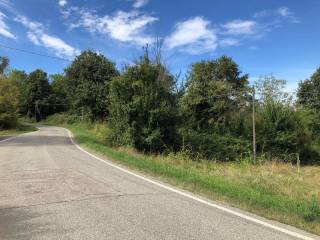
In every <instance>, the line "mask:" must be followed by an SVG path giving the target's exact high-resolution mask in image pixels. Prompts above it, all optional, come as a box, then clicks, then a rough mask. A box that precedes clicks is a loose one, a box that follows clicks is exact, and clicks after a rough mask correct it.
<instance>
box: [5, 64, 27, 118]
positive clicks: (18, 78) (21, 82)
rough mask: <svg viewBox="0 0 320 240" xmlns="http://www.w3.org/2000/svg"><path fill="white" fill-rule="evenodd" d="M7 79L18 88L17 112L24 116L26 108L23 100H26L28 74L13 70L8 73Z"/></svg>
mask: <svg viewBox="0 0 320 240" xmlns="http://www.w3.org/2000/svg"><path fill="white" fill-rule="evenodd" d="M7 78H8V80H10V81H11V82H12V83H13V84H15V85H16V86H17V87H18V88H19V92H20V95H19V96H20V97H19V109H20V110H19V111H20V113H22V114H26V113H27V106H26V102H25V100H26V98H27V93H26V86H27V78H28V74H27V73H26V72H24V71H19V70H16V69H14V70H12V71H10V72H9V73H8V75H7Z"/></svg>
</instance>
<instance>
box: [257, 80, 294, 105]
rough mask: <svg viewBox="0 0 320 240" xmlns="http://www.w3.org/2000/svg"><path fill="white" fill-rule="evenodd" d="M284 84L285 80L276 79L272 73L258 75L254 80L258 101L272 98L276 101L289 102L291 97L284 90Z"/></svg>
mask: <svg viewBox="0 0 320 240" xmlns="http://www.w3.org/2000/svg"><path fill="white" fill-rule="evenodd" d="M286 84H287V81H286V80H282V79H277V78H276V77H275V76H273V75H272V74H270V75H266V76H263V77H260V78H259V80H258V81H257V82H255V88H256V93H257V96H258V98H259V100H260V102H262V103H264V102H267V101H270V100H274V101H276V102H282V103H290V102H291V101H292V98H291V97H290V96H289V94H288V93H287V92H285V87H286Z"/></svg>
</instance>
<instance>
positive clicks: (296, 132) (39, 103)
mask: <svg viewBox="0 0 320 240" xmlns="http://www.w3.org/2000/svg"><path fill="white" fill-rule="evenodd" d="M150 55H151V56H150ZM159 56H160V54H150V52H149V51H148V49H147V48H146V49H145V51H144V54H143V55H142V57H140V58H139V59H138V60H137V61H136V62H135V63H134V64H131V65H127V66H124V68H123V69H122V70H121V71H119V70H118V69H117V67H116V65H115V63H114V62H112V61H111V60H110V59H107V58H106V57H105V56H104V55H102V54H99V53H96V52H94V51H90V50H88V51H84V52H82V53H81V54H80V55H79V56H77V57H76V58H75V60H74V61H73V62H72V63H71V64H70V65H69V66H68V67H67V68H66V69H65V70H64V73H63V74H54V75H50V76H48V75H47V73H45V72H44V71H43V70H40V69H37V70H35V71H33V72H31V73H29V74H27V73H25V72H24V71H19V70H9V68H8V65H9V60H8V59H7V58H5V57H1V65H0V76H1V79H0V128H10V127H14V125H15V124H16V123H17V119H18V117H19V116H25V117H28V118H32V119H35V120H37V121H40V120H43V119H46V118H47V117H48V116H50V115H53V114H56V113H67V115H68V116H69V117H70V118H76V119H79V120H80V119H82V120H84V119H85V120H87V121H93V122H94V121H100V122H104V123H105V124H106V125H107V126H108V129H109V131H108V134H107V136H105V138H106V140H107V142H108V143H109V144H110V145H112V146H130V147H133V148H135V149H137V150H139V151H141V152H145V153H167V152H171V151H181V150H188V152H189V154H191V155H193V156H194V157H199V156H200V157H201V158H205V159H210V160H218V161H237V160H241V159H246V158H247V159H250V158H251V156H252V150H251V149H252V109H253V104H254V105H255V107H256V110H255V116H256V118H255V123H256V134H257V138H256V139H257V153H258V158H259V159H269V160H281V161H293V160H294V159H296V158H297V156H299V158H300V159H301V161H302V162H303V163H316V162H320V157H319V156H320V155H319V153H320V141H319V140H320V138H319V136H320V135H319V134H320V133H319V131H320V126H319V125H320V122H319V120H318V119H319V116H320V114H319V113H320V95H319V94H320V68H319V69H318V70H317V71H316V72H315V73H314V74H313V75H312V76H311V78H310V79H307V80H305V81H301V82H300V84H299V88H298V92H297V95H296V96H293V97H292V96H291V95H290V94H288V93H286V92H285V84H286V83H285V81H283V80H279V79H276V78H275V77H274V76H272V75H268V76H265V77H262V78H261V79H260V80H259V81H257V82H256V83H255V87H254V88H253V87H252V86H250V85H249V75H248V74H243V73H242V72H241V70H240V67H239V65H238V64H237V63H236V62H235V61H234V60H233V59H232V58H230V57H227V56H222V57H220V58H217V59H213V60H206V61H200V62H197V63H194V64H193V65H192V66H191V67H190V69H189V72H188V74H187V77H186V79H185V83H184V84H181V81H180V80H179V79H178V78H177V76H174V75H173V74H172V73H170V71H169V70H168V68H167V67H166V65H165V64H164V63H163V61H162V60H161V58H160V57H159ZM254 89H255V91H256V97H255V98H254V94H253V91H254Z"/></svg>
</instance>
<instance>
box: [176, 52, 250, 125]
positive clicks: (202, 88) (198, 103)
mask: <svg viewBox="0 0 320 240" xmlns="http://www.w3.org/2000/svg"><path fill="white" fill-rule="evenodd" d="M247 91H248V75H241V71H240V70H239V67H238V65H237V64H236V63H235V62H234V61H233V60H232V59H231V58H229V57H226V56H223V57H221V58H219V59H217V60H213V61H202V62H199V63H196V64H194V65H193V66H192V69H191V73H190V76H189V79H188V82H187V88H186V92H185V94H184V96H183V97H182V101H181V110H182V112H183V114H184V115H185V118H186V119H188V124H189V128H191V129H193V130H196V131H207V130H208V129H213V128H214V129H220V130H223V129H225V128H228V127H230V123H231V122H230V121H232V120H231V119H232V117H233V116H234V112H235V111H236V112H238V113H239V112H240V110H241V109H243V108H244V106H245V104H246V102H247Z"/></svg>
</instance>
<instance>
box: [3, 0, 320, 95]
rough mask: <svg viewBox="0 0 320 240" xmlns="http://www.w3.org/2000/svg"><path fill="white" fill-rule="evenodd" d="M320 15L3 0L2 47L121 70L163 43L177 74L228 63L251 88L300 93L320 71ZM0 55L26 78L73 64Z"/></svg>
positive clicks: (306, 4) (284, 6) (115, 1)
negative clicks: (93, 59)
mask: <svg viewBox="0 0 320 240" xmlns="http://www.w3.org/2000/svg"><path fill="white" fill-rule="evenodd" d="M319 11H320V1H319V0H307V1H301V0H246V1H239V0H174V1H173V0H172V1H169V0H161V1H160V0H108V1H106V0H24V1H21V0H0V44H1V45H5V46H9V47H12V48H18V49H24V50H28V51H32V52H36V53H40V54H45V55H50V56H56V57H60V58H65V59H69V60H72V59H73V58H74V56H75V55H77V54H79V52H81V51H82V50H85V49H88V48H90V49H93V50H96V51H99V52H101V53H103V54H105V55H106V56H107V57H109V58H110V59H112V60H113V61H115V62H116V63H117V65H118V67H119V68H121V66H122V65H123V64H125V63H130V62H132V61H134V60H135V59H136V58H137V57H138V56H139V55H140V54H141V48H142V46H144V45H145V44H146V43H150V44H151V43H153V42H154V41H155V39H156V38H159V39H161V40H162V41H163V55H164V58H165V60H166V62H167V65H168V67H169V68H170V70H171V71H172V72H174V73H177V72H179V71H182V73H184V72H185V71H187V69H188V68H189V67H190V65H191V64H192V63H193V62H196V61H199V60H202V59H214V58H217V57H219V56H221V55H228V56H231V57H232V58H234V59H235V61H236V62H237V63H238V64H239V65H240V68H241V70H242V71H243V72H244V73H248V74H249V75H250V78H251V81H253V80H255V79H256V78H258V77H259V76H262V75H265V74H270V73H273V74H274V75H275V76H276V77H278V78H282V79H285V80H287V81H288V88H289V89H290V90H293V89H294V88H296V86H297V83H298V82H299V81H300V80H303V79H306V78H308V77H309V76H310V75H311V74H312V73H313V72H314V71H315V70H316V68H317V67H319V66H320V59H319V55H320V44H319V42H320V29H319V23H320V19H319V16H318V14H319ZM0 55H6V56H9V57H10V60H11V65H12V67H13V68H18V69H23V70H26V71H27V72H30V71H32V70H34V69H36V68H41V69H43V70H45V71H47V72H48V73H49V74H52V73H58V72H63V69H64V68H65V67H66V66H67V65H68V64H69V62H68V61H62V60H57V59H56V60H55V59H51V58H45V57H40V56H34V55H30V54H26V53H21V52H18V51H13V50H9V49H5V48H3V47H1V46H0Z"/></svg>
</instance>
